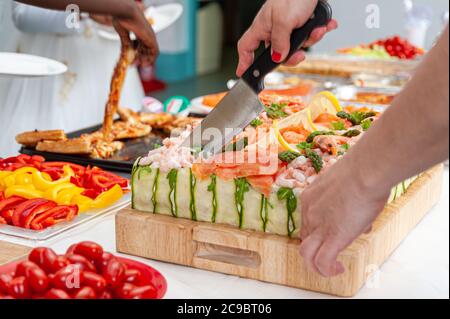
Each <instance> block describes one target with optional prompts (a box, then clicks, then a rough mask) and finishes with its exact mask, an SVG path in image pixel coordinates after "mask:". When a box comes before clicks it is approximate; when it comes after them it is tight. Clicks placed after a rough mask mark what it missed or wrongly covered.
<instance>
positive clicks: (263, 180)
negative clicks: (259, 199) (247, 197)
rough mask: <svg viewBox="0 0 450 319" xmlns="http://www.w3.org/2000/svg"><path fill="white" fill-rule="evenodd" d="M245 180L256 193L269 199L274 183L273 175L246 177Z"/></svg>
mask: <svg viewBox="0 0 450 319" xmlns="http://www.w3.org/2000/svg"><path fill="white" fill-rule="evenodd" d="M246 178H247V181H248V182H249V183H250V185H252V187H253V188H254V189H255V190H256V191H257V192H259V193H261V194H264V196H266V198H269V196H270V192H271V191H272V185H273V183H274V182H275V178H274V175H260V176H247V177H246Z"/></svg>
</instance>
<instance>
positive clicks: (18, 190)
mask: <svg viewBox="0 0 450 319" xmlns="http://www.w3.org/2000/svg"><path fill="white" fill-rule="evenodd" d="M11 196H20V197H23V198H26V199H33V198H43V197H44V192H42V191H39V190H35V189H34V188H33V187H32V186H31V185H14V186H11V187H8V188H7V189H6V190H5V197H6V198H9V197H11Z"/></svg>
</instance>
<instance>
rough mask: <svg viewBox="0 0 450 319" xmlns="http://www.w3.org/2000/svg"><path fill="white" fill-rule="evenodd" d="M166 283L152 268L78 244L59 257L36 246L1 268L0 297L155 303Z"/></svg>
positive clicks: (94, 247)
mask: <svg viewBox="0 0 450 319" xmlns="http://www.w3.org/2000/svg"><path fill="white" fill-rule="evenodd" d="M166 286H167V284H166V281H165V279H164V277H162V275H161V274H160V273H159V272H157V271H156V270H154V269H153V268H151V267H149V266H146V265H143V264H141V263H138V262H134V261H131V260H128V259H124V258H120V257H117V256H114V255H113V254H111V253H109V252H107V251H104V250H103V248H102V247H101V246H100V245H98V244H96V243H94V242H89V241H85V242H80V243H78V244H73V245H72V246H70V247H69V248H68V249H67V251H66V252H65V254H61V255H58V254H56V253H55V251H53V250H52V249H51V248H46V247H37V248H34V249H33V250H31V252H30V253H29V254H28V257H27V259H26V260H22V261H19V262H16V263H13V264H10V265H6V266H0V299H157V298H162V296H163V295H164V294H165V291H166Z"/></svg>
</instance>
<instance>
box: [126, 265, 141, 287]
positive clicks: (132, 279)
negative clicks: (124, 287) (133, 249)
mask: <svg viewBox="0 0 450 319" xmlns="http://www.w3.org/2000/svg"><path fill="white" fill-rule="evenodd" d="M142 279H143V278H142V274H141V272H140V271H139V270H137V269H127V270H126V271H125V282H128V283H130V284H135V285H139V284H140V283H141V281H142Z"/></svg>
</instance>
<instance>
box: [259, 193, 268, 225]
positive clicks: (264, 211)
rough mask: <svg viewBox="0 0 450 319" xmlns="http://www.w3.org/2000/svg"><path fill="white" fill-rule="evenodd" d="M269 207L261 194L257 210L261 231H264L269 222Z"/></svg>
mask: <svg viewBox="0 0 450 319" xmlns="http://www.w3.org/2000/svg"><path fill="white" fill-rule="evenodd" d="M269 206H270V203H269V200H268V199H267V198H266V196H264V195H263V194H261V206H260V209H259V216H260V218H261V221H262V229H263V231H266V228H267V223H268V222H269Z"/></svg>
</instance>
